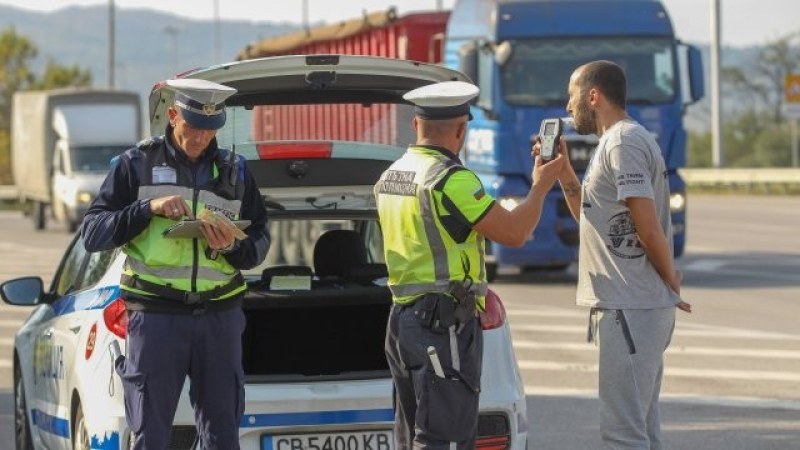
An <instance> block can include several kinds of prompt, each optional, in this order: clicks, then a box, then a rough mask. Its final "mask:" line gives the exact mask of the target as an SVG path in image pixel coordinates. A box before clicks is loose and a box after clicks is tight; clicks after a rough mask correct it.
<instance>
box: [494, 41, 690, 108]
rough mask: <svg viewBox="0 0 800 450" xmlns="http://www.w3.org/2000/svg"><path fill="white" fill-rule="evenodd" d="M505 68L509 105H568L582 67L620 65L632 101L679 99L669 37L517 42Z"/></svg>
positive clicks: (649, 103) (656, 102)
mask: <svg viewBox="0 0 800 450" xmlns="http://www.w3.org/2000/svg"><path fill="white" fill-rule="evenodd" d="M512 45H513V53H512V56H511V58H510V59H509V61H508V62H507V63H506V65H505V66H503V68H502V69H501V70H502V84H503V96H504V98H505V100H506V102H508V103H509V104H512V105H522V106H564V105H566V104H567V100H568V96H567V83H568V82H569V77H570V75H571V74H572V71H573V70H575V68H577V67H578V66H580V65H581V64H584V63H586V62H589V61H593V60H598V59H607V60H611V61H614V62H616V63H617V64H619V65H620V66H622V68H623V69H624V70H625V75H626V76H627V79H628V103H632V104H637V103H638V104H648V105H652V104H659V103H667V102H671V101H672V100H673V99H674V98H675V90H676V88H675V82H676V80H675V78H676V71H675V64H674V61H675V58H674V55H673V46H672V41H671V40H670V39H668V38H630V37H624V38H623V37H620V38H597V37H587V38H569V39H564V38H559V39H545V40H541V39H537V40H534V39H527V40H516V41H514V42H512Z"/></svg>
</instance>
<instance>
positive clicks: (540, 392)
mask: <svg viewBox="0 0 800 450" xmlns="http://www.w3.org/2000/svg"><path fill="white" fill-rule="evenodd" d="M525 395H537V396H548V397H550V396H552V397H573V398H584V399H590V400H597V391H596V390H593V389H561V388H552V389H551V388H546V387H541V386H531V385H525ZM659 397H660V399H661V402H662V403H665V402H666V403H687V404H697V405H713V406H729V407H736V408H757V409H787V410H792V411H800V401H798V400H773V399H765V398H757V397H723V396H712V395H694V394H668V393H663V392H662V393H661V395H660V396H659Z"/></svg>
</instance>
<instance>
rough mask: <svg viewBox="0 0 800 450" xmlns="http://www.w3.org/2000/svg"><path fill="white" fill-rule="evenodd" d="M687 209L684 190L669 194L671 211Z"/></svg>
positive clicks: (676, 211)
mask: <svg viewBox="0 0 800 450" xmlns="http://www.w3.org/2000/svg"><path fill="white" fill-rule="evenodd" d="M684 209H686V195H684V193H683V192H673V193H672V194H670V196H669V212H671V213H679V212H683V210H684Z"/></svg>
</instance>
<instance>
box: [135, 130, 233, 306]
mask: <svg viewBox="0 0 800 450" xmlns="http://www.w3.org/2000/svg"><path fill="white" fill-rule="evenodd" d="M152 152H160V153H152ZM166 154H167V152H166V149H165V146H164V145H163V144H162V145H161V146H157V147H155V148H150V149H149V150H147V152H146V158H145V160H144V168H143V172H144V173H143V174H140V177H141V178H142V179H141V180H140V182H141V185H140V187H139V191H138V193H137V198H138V199H139V200H146V199H155V198H160V197H165V196H170V195H180V196H181V197H183V199H184V201H185V202H186V204H187V207H188V208H189V209H190V210H191V211H192V212H193V213H194V215H195V217H196V216H197V213H198V212H199V211H201V210H202V209H211V210H217V211H222V212H224V213H225V215H227V216H228V217H229V218H230V219H238V218H239V214H240V210H241V205H242V200H241V197H242V193H243V189H236V193H235V196H236V197H237V198H234V199H229V198H225V197H222V196H220V195H219V194H218V193H217V191H218V190H219V189H224V187H222V188H221V187H220V186H222V185H220V184H219V182H220V180H219V179H218V177H219V173H220V171H219V170H218V169H217V168H216V161H210V162H209V163H208V164H210V166H208V165H207V166H204V167H203V169H202V170H204V169H205V168H206V167H208V170H209V172H208V173H207V175H205V176H208V177H209V178H208V179H207V181H204V178H200V182H199V184H196V186H194V187H189V186H191V185H192V184H193V183H195V181H194V180H195V177H197V173H196V172H195V173H194V174H192V173H191V172H189V170H192V169H187V168H186V167H182V166H180V165H178V164H176V166H175V167H173V169H174V170H175V171H176V178H177V179H176V184H153V182H152V181H153V180H152V176H151V174H152V171H153V167H154V166H161V165H164V166H169V167H172V166H171V165H169V164H168V163H169V161H167V157H166V156H165V155H166ZM242 182H243V181H242ZM229 186H230V185H229ZM227 195H228V194H226V196H227ZM174 224H175V221H174V220H172V219H168V218H166V217H162V216H155V215H154V216H153V217H152V218H151V219H150V223H149V225H148V226H147V228H145V229H144V230H143V231H142V232H141V233H140V234H139V235H137V236H136V237H135V238H133V239H132V240H131V241H130V242H128V243H127V244H125V245H124V246H123V251H124V252H125V253H126V255H127V256H128V257H127V259H126V262H125V265H124V267H123V273H124V274H126V275H129V276H136V277H138V278H139V279H141V280H144V281H146V282H149V283H154V284H158V285H160V286H170V287H171V288H174V289H179V290H182V291H186V292H207V291H211V290H213V289H215V288H217V287H220V286H224V285H226V284H229V283H230V282H231V281H232V280H233V279H234V277H235V276H236V274H237V273H238V272H239V271H238V269H236V268H234V267H233V266H231V265H230V263H228V261H227V260H226V259H225V258H224V257H221V256H218V257H217V258H216V259H213V260H212V259H209V258H208V257H206V252H205V249H206V243H205V240H204V239H202V238H195V239H169V238H164V237H163V235H162V234H163V232H164V231H165V230H166V229H168V228H169V227H171V226H172V225H174ZM122 284H123V286H121V288H122V289H125V290H126V291H129V292H135V293H138V294H145V295H154V294H153V293H151V292H142V291H141V289H137V288H134V287H133V286H129V285H124V283H122ZM246 288H247V285H246V284H245V283H244V282H242V285H241V286H240V287H238V288H235V289H233V290H232V291H230V292H227V293H225V294H223V295H220V297H219V298H214V299H213V300H221V299H224V298H228V297H232V296H235V295H237V294H239V293H241V292H243V291H244V290H245V289H246Z"/></svg>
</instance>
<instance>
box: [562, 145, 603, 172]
mask: <svg viewBox="0 0 800 450" xmlns="http://www.w3.org/2000/svg"><path fill="white" fill-rule="evenodd" d="M595 147H597V138H596V137H594V138H589V139H586V138H584V137H580V138H572V136H569V137H567V148H568V149H569V161H570V162H571V163H572V168H574V169H575V171H576V172H582V171H585V170H586V168H587V167H588V166H589V161H591V159H592V152H594V149H595Z"/></svg>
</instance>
